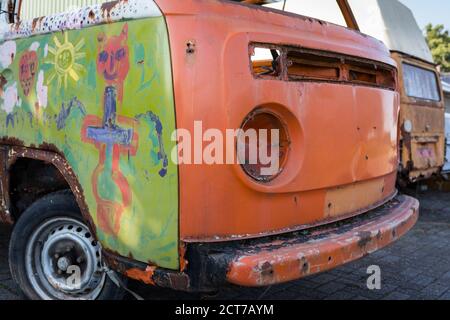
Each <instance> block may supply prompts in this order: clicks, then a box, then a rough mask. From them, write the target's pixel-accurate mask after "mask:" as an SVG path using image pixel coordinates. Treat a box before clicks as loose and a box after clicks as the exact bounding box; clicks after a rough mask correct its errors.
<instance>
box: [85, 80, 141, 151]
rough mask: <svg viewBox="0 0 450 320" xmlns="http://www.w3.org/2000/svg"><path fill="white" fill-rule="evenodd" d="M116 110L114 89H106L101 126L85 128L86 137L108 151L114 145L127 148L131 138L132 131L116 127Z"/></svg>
mask: <svg viewBox="0 0 450 320" xmlns="http://www.w3.org/2000/svg"><path fill="white" fill-rule="evenodd" d="M116 110H117V107H116V88H114V87H106V89H105V105H104V114H103V122H102V124H103V126H102V127H100V128H98V127H88V128H87V137H88V138H90V139H92V140H93V141H96V142H101V143H104V144H106V146H107V149H108V150H110V151H112V148H113V147H114V145H124V146H129V145H130V144H131V140H132V138H133V129H122V128H120V127H119V126H117V124H116V118H117V114H116Z"/></svg>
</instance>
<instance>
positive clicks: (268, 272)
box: [259, 261, 273, 278]
mask: <svg viewBox="0 0 450 320" xmlns="http://www.w3.org/2000/svg"><path fill="white" fill-rule="evenodd" d="M259 272H260V273H261V276H262V277H263V278H268V277H272V276H273V266H272V264H271V263H270V262H269V261H266V262H264V263H263V265H262V266H261V267H260V270H259Z"/></svg>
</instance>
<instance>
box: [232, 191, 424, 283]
mask: <svg viewBox="0 0 450 320" xmlns="http://www.w3.org/2000/svg"><path fill="white" fill-rule="evenodd" d="M394 202H396V203H395V204H394V203H391V204H388V205H386V206H384V207H383V208H382V209H381V210H378V211H381V213H382V214H381V215H378V216H377V217H374V218H369V219H368V220H367V221H364V222H362V221H361V222H362V223H361V222H360V223H359V225H357V224H349V225H348V226H346V228H345V229H347V230H346V231H343V227H337V228H336V229H334V230H333V229H330V230H321V231H318V232H316V233H315V234H312V235H311V236H310V239H309V240H307V241H298V240H295V241H285V242H283V243H273V244H272V245H269V246H268V245H259V246H256V247H255V248H252V249H251V250H247V251H244V252H241V253H239V254H238V255H237V256H236V257H235V258H234V259H233V261H232V262H231V264H230V267H229V270H228V272H227V276H226V277H227V281H228V282H230V283H233V284H236V285H241V286H267V285H272V284H276V283H283V282H287V281H291V280H294V279H299V278H302V277H305V276H309V275H312V274H316V273H320V272H324V271H327V270H330V269H333V268H335V267H337V266H339V265H342V264H345V263H348V262H351V261H354V260H357V259H360V258H362V257H364V256H365V255H367V254H369V253H372V252H374V251H377V250H379V249H381V248H383V247H385V246H387V245H389V244H391V243H392V242H394V241H396V240H397V239H398V238H400V237H401V236H403V235H404V234H405V233H406V232H408V231H409V230H410V229H411V228H412V227H413V226H414V224H415V223H416V221H417V219H418V214H419V202H418V201H417V200H416V199H414V198H411V197H408V196H400V197H398V198H396V199H395V200H394ZM349 227H350V228H349Z"/></svg>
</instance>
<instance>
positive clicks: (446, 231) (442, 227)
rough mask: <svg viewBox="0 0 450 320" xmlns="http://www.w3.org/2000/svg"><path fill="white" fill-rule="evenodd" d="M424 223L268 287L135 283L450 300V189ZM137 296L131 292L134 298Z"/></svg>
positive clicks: (151, 295)
mask: <svg viewBox="0 0 450 320" xmlns="http://www.w3.org/2000/svg"><path fill="white" fill-rule="evenodd" d="M416 197H417V198H419V200H420V201H421V216H420V219H419V222H418V223H417V225H416V226H415V227H414V229H413V230H412V231H410V232H409V233H408V234H407V235H406V236H405V237H403V238H402V239H400V240H399V241H398V242H397V243H395V244H393V245H392V246H390V247H388V248H386V249H384V250H380V251H378V252H375V253H373V254H372V255H369V256H367V257H365V258H364V259H361V260H359V261H356V262H353V263H350V264H348V265H345V266H343V267H340V268H337V269H335V270H332V271H329V272H326V273H322V274H319V275H316V276H311V277H308V278H305V279H302V280H299V281H295V282H291V283H288V284H283V285H279V286H273V287H270V288H263V289H249V288H238V287H233V288H226V289H223V290H222V291H220V292H219V293H218V294H217V295H215V296H211V295H209V296H205V295H198V294H186V293H180V292H175V291H172V290H166V289H156V288H150V287H146V286H142V285H140V284H138V283H132V284H131V287H132V288H133V289H134V290H135V291H137V292H138V293H139V294H141V295H142V296H143V297H145V298H146V299H177V300H185V299H227V300H228V299H250V300H256V299H308V300H309V299H318V300H325V299H358V300H367V299H388V300H395V299H443V300H450V194H449V193H444V192H435V191H433V192H431V191H427V192H424V193H421V194H418V195H416ZM8 237H9V229H8V228H6V227H3V226H0V299H20V298H21V295H20V293H19V290H18V289H17V287H16V286H15V284H14V283H13V281H12V280H11V276H10V274H9V269H8V261H7V248H8ZM371 265H378V266H380V268H381V276H382V287H381V290H373V291H371V290H369V289H367V286H366V281H367V277H368V275H367V273H366V271H367V267H369V266H371ZM129 299H131V297H129Z"/></svg>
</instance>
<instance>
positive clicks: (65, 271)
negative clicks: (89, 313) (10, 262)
mask: <svg viewBox="0 0 450 320" xmlns="http://www.w3.org/2000/svg"><path fill="white" fill-rule="evenodd" d="M25 266H26V274H27V277H28V279H29V281H30V282H31V284H32V286H33V288H34V290H35V291H36V293H37V294H38V296H39V297H40V298H42V299H45V300H53V299H58V300H66V299H74V300H94V299H96V298H97V297H98V296H99V295H100V293H101V291H102V289H103V287H104V284H105V280H106V273H105V272H104V268H103V263H102V259H101V247H100V244H99V243H98V242H96V241H95V239H94V238H93V236H92V234H91V233H90V231H89V229H88V227H87V226H86V225H85V224H83V223H81V222H80V221H78V220H75V219H72V218H68V217H57V218H52V219H49V220H47V221H45V222H44V223H43V224H41V225H40V226H39V227H38V228H37V229H36V230H35V231H34V232H33V233H32V235H31V237H30V240H29V241H28V243H27V247H26V251H25ZM78 271H79V272H78ZM76 275H79V277H77V276H76Z"/></svg>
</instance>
